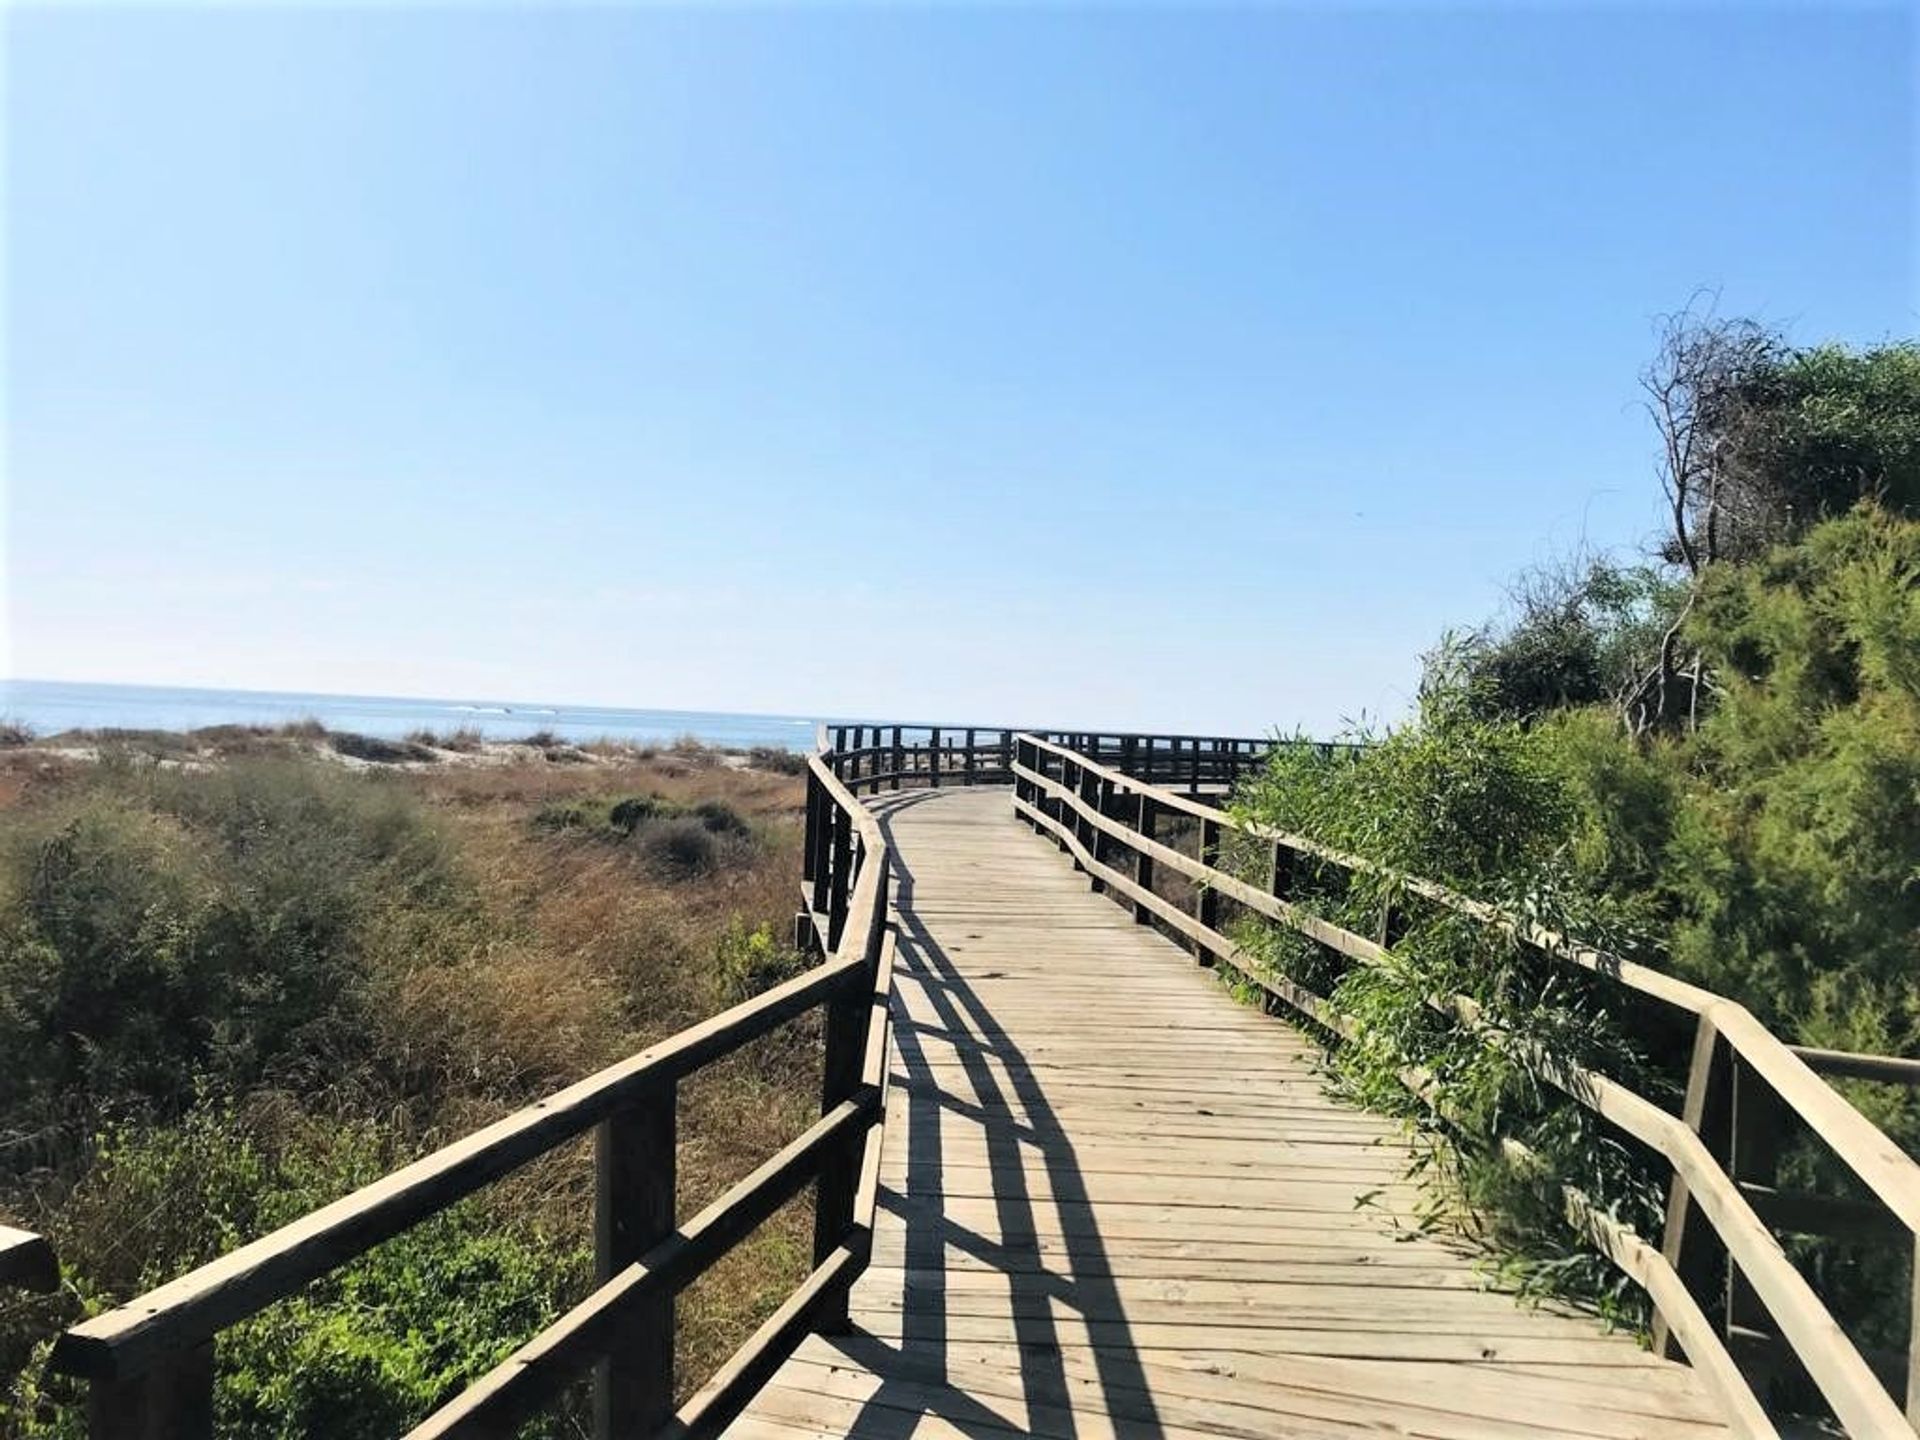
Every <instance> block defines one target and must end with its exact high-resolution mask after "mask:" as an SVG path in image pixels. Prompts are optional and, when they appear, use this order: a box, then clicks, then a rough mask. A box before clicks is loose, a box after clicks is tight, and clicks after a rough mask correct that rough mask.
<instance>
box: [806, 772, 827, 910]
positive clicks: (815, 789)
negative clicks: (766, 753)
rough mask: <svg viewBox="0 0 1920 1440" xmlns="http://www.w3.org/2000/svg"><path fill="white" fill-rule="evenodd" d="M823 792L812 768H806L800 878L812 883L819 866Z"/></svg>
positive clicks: (818, 778)
mask: <svg viewBox="0 0 1920 1440" xmlns="http://www.w3.org/2000/svg"><path fill="white" fill-rule="evenodd" d="M824 794H825V792H824V791H822V790H821V788H820V777H819V776H817V775H815V774H814V773H813V767H812V766H808V767H807V817H806V822H805V824H804V825H802V827H801V842H802V845H801V856H800V878H801V879H802V880H805V881H807V882H808V883H812V881H813V879H814V876H815V875H817V874H818V873H819V872H818V868H817V867H818V866H819V864H820V856H819V849H820V843H819V842H820V801H821V799H822V798H823V796H824Z"/></svg>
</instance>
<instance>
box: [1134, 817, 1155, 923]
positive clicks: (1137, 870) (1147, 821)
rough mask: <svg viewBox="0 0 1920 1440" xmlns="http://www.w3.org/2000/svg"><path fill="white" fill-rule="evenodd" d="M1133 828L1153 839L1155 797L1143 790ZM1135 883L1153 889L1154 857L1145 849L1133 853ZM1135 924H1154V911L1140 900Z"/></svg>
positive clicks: (1135, 911) (1145, 888) (1135, 907)
mask: <svg viewBox="0 0 1920 1440" xmlns="http://www.w3.org/2000/svg"><path fill="white" fill-rule="evenodd" d="M1134 801H1135V808H1134V812H1133V828H1134V829H1135V830H1137V831H1139V832H1140V836H1141V838H1142V839H1144V840H1151V839H1153V821H1154V805H1153V797H1152V796H1151V795H1149V794H1147V792H1146V791H1144V790H1142V791H1140V792H1139V793H1138V794H1136V795H1135V796H1134ZM1133 883H1134V884H1136V885H1138V886H1139V887H1140V888H1141V889H1142V890H1146V891H1149V892H1150V891H1151V890H1152V889H1153V856H1151V855H1149V854H1148V853H1147V852H1146V850H1145V848H1144V847H1143V848H1141V849H1139V850H1136V851H1134V852H1133ZM1133 923H1134V924H1136V925H1150V924H1152V923H1153V911H1151V910H1149V909H1148V908H1147V907H1146V906H1145V905H1142V904H1141V903H1140V902H1139V901H1138V900H1136V901H1134V902H1133Z"/></svg>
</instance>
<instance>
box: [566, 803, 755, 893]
mask: <svg viewBox="0 0 1920 1440" xmlns="http://www.w3.org/2000/svg"><path fill="white" fill-rule="evenodd" d="M533 823H534V825H535V826H536V827H537V828H539V829H542V830H554V831H577V832H581V833H584V834H586V835H589V836H591V837H593V838H595V839H599V840H605V841H610V842H615V843H619V842H625V841H628V840H634V841H636V843H637V844H638V845H639V848H640V851H641V853H642V854H643V855H645V856H646V857H648V859H649V861H650V862H652V863H654V864H655V865H657V866H659V867H661V868H663V869H664V870H665V871H667V872H669V873H673V874H681V875H704V874H706V873H708V872H709V871H711V870H713V869H714V868H715V867H716V866H717V865H718V864H719V863H720V861H721V860H723V859H725V858H727V857H728V856H729V855H737V854H740V853H742V852H744V850H745V849H746V848H747V847H748V846H750V845H751V843H752V840H753V826H752V824H751V823H749V822H748V821H747V819H746V818H745V817H744V816H742V815H741V814H740V812H739V811H737V810H735V809H734V808H733V807H732V806H731V805H729V804H727V803H726V802H725V801H724V800H703V801H701V802H700V803H699V804H697V805H694V806H693V807H691V808H687V807H685V806H681V805H677V804H675V803H674V802H673V801H671V800H668V799H667V798H665V797H664V796H661V795H623V796H620V797H619V798H617V799H614V798H607V797H601V798H599V799H586V800H566V801H555V802H550V803H549V804H546V805H543V806H541V807H540V809H539V810H538V811H536V812H535V813H534V817H533ZM695 831H699V832H703V838H700V839H695V838H692V833H693V832H695Z"/></svg>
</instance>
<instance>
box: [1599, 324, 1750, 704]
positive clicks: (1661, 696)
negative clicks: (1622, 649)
mask: <svg viewBox="0 0 1920 1440" xmlns="http://www.w3.org/2000/svg"><path fill="white" fill-rule="evenodd" d="M1713 298H1714V297H1712V296H1711V295H1696V296H1695V297H1694V299H1693V301H1692V302H1690V303H1689V304H1688V306H1687V308H1686V309H1684V310H1682V311H1680V312H1679V313H1677V314H1674V315H1668V316H1665V317H1663V318H1662V320H1661V322H1660V343H1659V348H1658V350H1657V351H1656V352H1655V355H1654V358H1653V361H1652V363H1651V364H1650V365H1648V366H1647V368H1646V370H1645V371H1644V372H1642V374H1641V376H1640V386H1641V389H1642V390H1643V391H1644V392H1645V395H1646V405H1647V413H1648V414H1649V415H1650V416H1651V417H1652V419H1653V423H1654V428H1655V429H1656V430H1657V431H1658V432H1659V435H1660V452H1661V453H1660V459H1659V467H1660V484H1661V487H1662V489H1663V490H1664V491H1665V493H1666V497H1667V511H1668V517H1669V524H1670V525H1671V532H1670V534H1669V535H1668V538H1667V542H1666V544H1665V545H1664V546H1663V547H1662V549H1663V552H1664V553H1665V555H1666V557H1667V558H1668V559H1669V560H1670V561H1672V562H1673V563H1674V564H1676V565H1679V566H1682V567H1684V568H1685V570H1686V572H1687V575H1688V578H1689V581H1690V583H1689V585H1688V587H1687V595H1686V599H1685V600H1684V601H1683V602H1682V603H1681V606H1680V609H1679V611H1678V613H1677V614H1676V615H1675V616H1674V618H1673V622H1672V624H1670V625H1669V626H1668V628H1667V631H1666V633H1665V635H1664V636H1663V637H1662V639H1661V643H1660V647H1659V653H1658V656H1657V658H1656V659H1655V661H1654V663H1653V664H1652V666H1651V667H1650V668H1649V669H1648V670H1647V671H1646V672H1645V673H1644V674H1643V675H1641V676H1639V677H1638V678H1636V679H1635V680H1634V681H1633V682H1632V683H1631V684H1629V685H1628V686H1627V687H1626V690H1625V691H1624V692H1623V694H1622V696H1621V713H1622V715H1623V717H1624V718H1625V720H1626V723H1627V726H1628V728H1629V729H1630V730H1631V731H1632V732H1633V733H1634V734H1636V735H1638V734H1644V733H1646V732H1647V731H1650V730H1656V729H1660V728H1663V727H1665V726H1668V725H1674V724H1684V725H1686V726H1687V727H1688V728H1691V727H1692V726H1693V725H1694V724H1696V723H1697V722H1698V718H1699V713H1700V691H1701V688H1702V686H1703V685H1705V684H1706V683H1707V679H1706V676H1705V674H1704V667H1703V666H1702V664H1701V663H1700V657H1699V656H1698V655H1691V656H1684V655H1683V654H1682V653H1681V651H1682V641H1683V632H1684V630H1685V628H1686V621H1687V617H1688V616H1689V615H1691V614H1692V613H1693V609H1694V606H1695V604H1696V603H1697V602H1698V600H1699V595H1700V578H1701V575H1702V573H1703V572H1704V571H1705V570H1706V568H1707V567H1708V566H1709V565H1712V564H1713V563H1714V562H1715V561H1716V560H1718V559H1720V558H1721V553H1722V547H1723V544H1724V542H1725V539H1726V531H1727V526H1728V519H1729V516H1728V507H1729V503H1730V502H1731V503H1732V504H1733V506H1734V510H1735V513H1734V516H1733V519H1734V523H1735V525H1736V527H1738V528H1740V529H1742V530H1744V529H1746V528H1747V527H1748V525H1749V524H1750V523H1751V517H1749V516H1748V515H1746V514H1745V513H1744V512H1745V511H1746V510H1747V509H1748V508H1750V507H1748V506H1746V505H1745V504H1744V503H1742V500H1741V496H1742V494H1743V490H1742V487H1741V486H1740V485H1739V483H1738V476H1739V471H1740V469H1741V466H1740V456H1739V445H1740V441H1741V438H1742V437H1743V435H1744V433H1745V431H1746V428H1747V427H1746V425H1745V423H1744V421H1745V419H1746V415H1747V410H1748V407H1749V405H1750V403H1751V397H1752V395H1753V392H1754V384H1755V381H1756V379H1757V378H1758V377H1760V376H1762V375H1764V374H1765V373H1766V372H1767V371H1769V370H1771V369H1772V368H1774V367H1775V366H1777V365H1778V364H1779V362H1780V361H1781V360H1782V359H1783V358H1784V357H1785V355H1786V354H1787V350H1786V345H1785V342H1784V341H1783V340H1782V338H1781V337H1780V336H1779V335H1778V334H1776V333H1775V332H1773V331H1771V330H1768V329H1767V328H1766V327H1765V326H1763V325H1760V324H1758V323H1757V322H1755V321H1752V320H1722V319H1720V318H1718V317H1717V316H1716V315H1715V314H1714V313H1713ZM1683 689H1684V693H1683Z"/></svg>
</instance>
